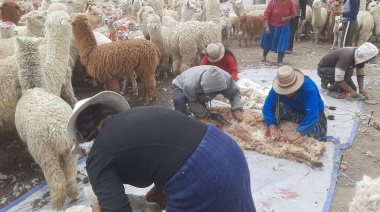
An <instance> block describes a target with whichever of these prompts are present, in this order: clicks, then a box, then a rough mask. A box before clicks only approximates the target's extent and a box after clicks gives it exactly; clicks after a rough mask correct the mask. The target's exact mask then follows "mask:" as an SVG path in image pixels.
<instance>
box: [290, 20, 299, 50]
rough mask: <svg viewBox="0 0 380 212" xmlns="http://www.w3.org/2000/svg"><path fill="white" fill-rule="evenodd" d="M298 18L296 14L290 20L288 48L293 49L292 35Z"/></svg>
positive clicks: (296, 27) (296, 26) (295, 29)
mask: <svg viewBox="0 0 380 212" xmlns="http://www.w3.org/2000/svg"><path fill="white" fill-rule="evenodd" d="M299 20H300V16H296V17H295V18H293V19H291V20H290V38H289V39H290V40H289V48H288V50H293V43H294V36H295V35H296V31H297V29H298V22H299Z"/></svg>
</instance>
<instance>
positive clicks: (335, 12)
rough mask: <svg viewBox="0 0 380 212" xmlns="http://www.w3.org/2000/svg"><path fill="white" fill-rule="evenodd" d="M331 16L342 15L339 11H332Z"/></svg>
mask: <svg viewBox="0 0 380 212" xmlns="http://www.w3.org/2000/svg"><path fill="white" fill-rule="evenodd" d="M332 15H333V16H338V15H342V12H341V11H334V12H332Z"/></svg>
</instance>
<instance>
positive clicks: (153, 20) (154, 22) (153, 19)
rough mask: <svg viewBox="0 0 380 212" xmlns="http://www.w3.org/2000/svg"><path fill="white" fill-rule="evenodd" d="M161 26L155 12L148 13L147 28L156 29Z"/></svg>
mask: <svg viewBox="0 0 380 212" xmlns="http://www.w3.org/2000/svg"><path fill="white" fill-rule="evenodd" d="M160 27H161V19H160V16H159V15H157V14H155V13H154V14H149V16H148V28H150V29H157V28H160Z"/></svg>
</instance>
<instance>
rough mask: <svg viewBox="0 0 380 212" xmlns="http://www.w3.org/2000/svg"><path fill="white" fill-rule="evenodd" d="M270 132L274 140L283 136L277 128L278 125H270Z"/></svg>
mask: <svg viewBox="0 0 380 212" xmlns="http://www.w3.org/2000/svg"><path fill="white" fill-rule="evenodd" d="M269 132H270V137H271V139H272V140H277V139H278V138H279V137H280V136H281V135H280V131H278V130H277V126H276V125H270V126H269Z"/></svg>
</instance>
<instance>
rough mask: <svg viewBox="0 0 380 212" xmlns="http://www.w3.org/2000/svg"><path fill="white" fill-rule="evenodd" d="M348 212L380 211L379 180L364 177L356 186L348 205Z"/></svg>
mask: <svg viewBox="0 0 380 212" xmlns="http://www.w3.org/2000/svg"><path fill="white" fill-rule="evenodd" d="M348 211H349V212H356V211H368V212H370V211H371V212H372V211H373V212H378V211H380V178H377V179H372V178H370V177H368V176H364V177H363V180H362V181H360V182H358V183H357V184H356V192H355V196H354V198H353V199H352V202H351V203H350V204H349V209H348Z"/></svg>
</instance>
